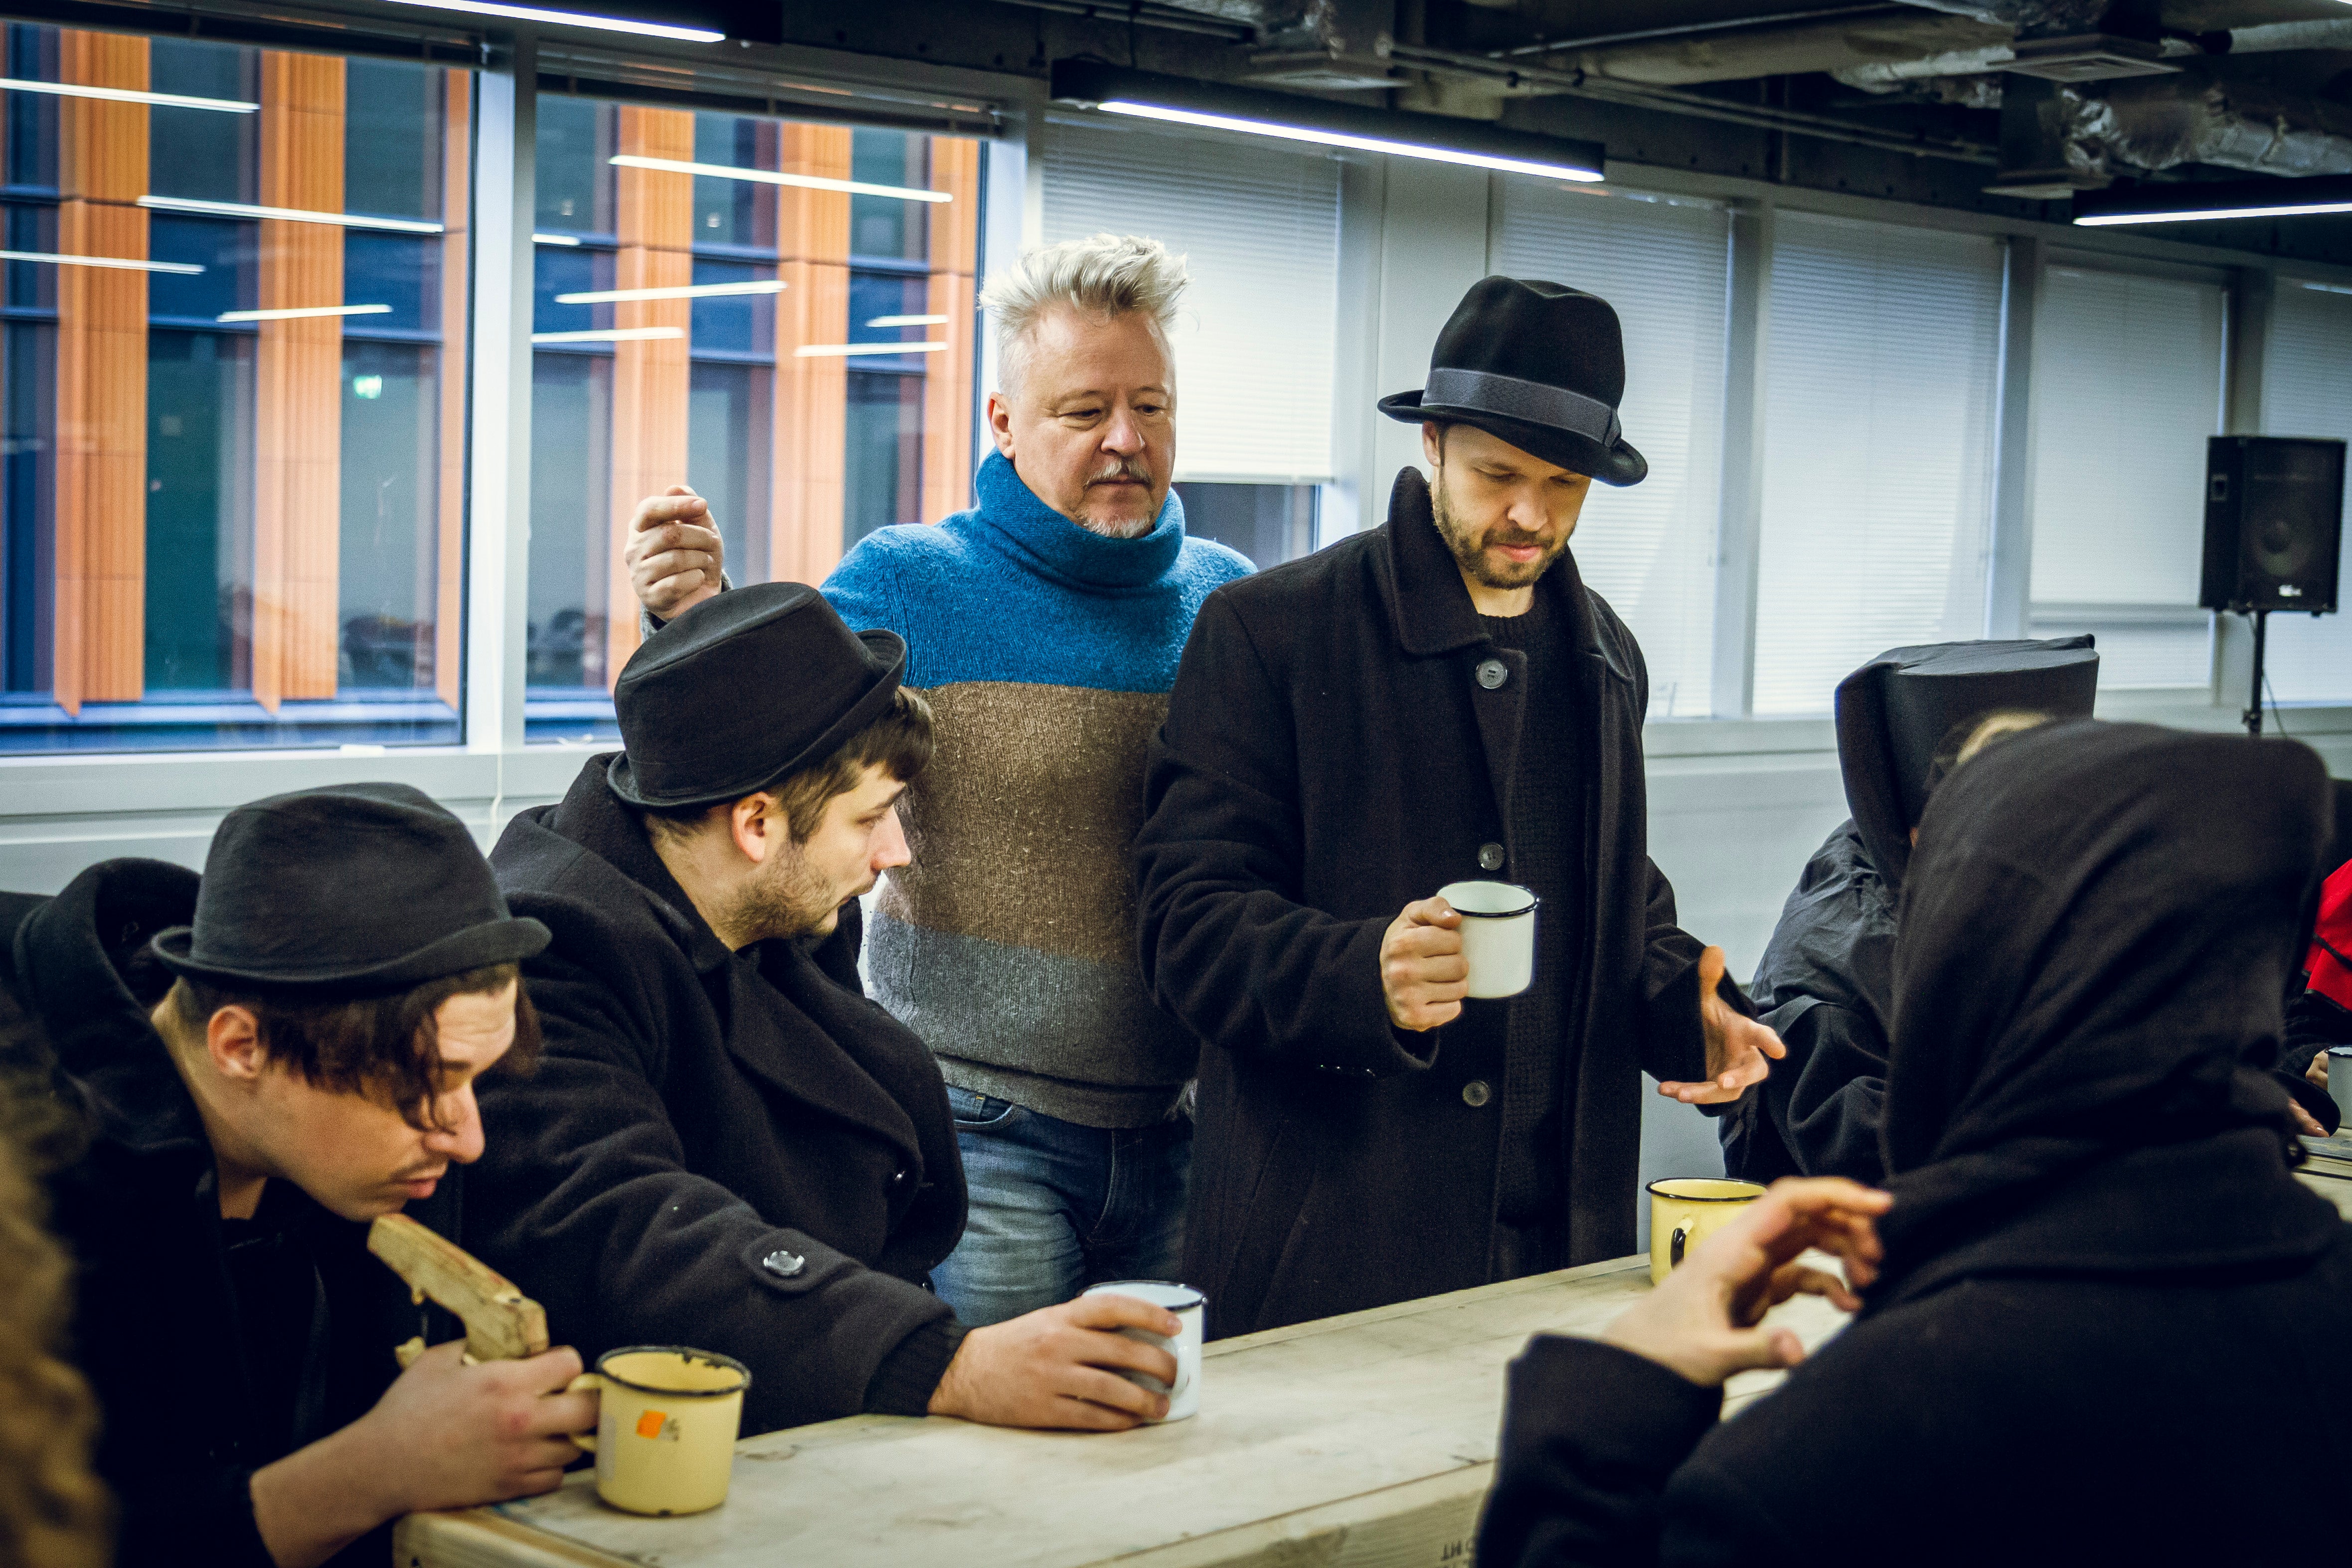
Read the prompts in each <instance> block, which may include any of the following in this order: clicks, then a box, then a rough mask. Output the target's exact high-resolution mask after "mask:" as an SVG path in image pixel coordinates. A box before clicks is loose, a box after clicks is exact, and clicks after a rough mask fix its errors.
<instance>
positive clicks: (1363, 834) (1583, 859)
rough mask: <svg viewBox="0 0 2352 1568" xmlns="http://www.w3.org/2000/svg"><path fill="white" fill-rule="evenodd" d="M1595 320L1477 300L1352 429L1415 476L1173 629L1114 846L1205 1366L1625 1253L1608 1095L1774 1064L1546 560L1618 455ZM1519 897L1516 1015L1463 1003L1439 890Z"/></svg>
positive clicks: (1618, 352) (1621, 632)
mask: <svg viewBox="0 0 2352 1568" xmlns="http://www.w3.org/2000/svg"><path fill="white" fill-rule="evenodd" d="M1624 383H1625V367H1624V359H1623V352H1622V345H1621V343H1620V340H1619V332H1618V325H1617V317H1616V313H1615V312H1614V311H1613V310H1611V309H1610V308H1609V306H1608V304H1607V303H1606V302H1605V301H1603V300H1599V299H1596V298H1594V297H1593V296H1591V295H1590V294H1585V293H1580V292H1579V291H1577V290H1576V289H1567V288H1562V287H1560V286H1559V285H1557V284H1552V283H1529V282H1519V281H1517V280H1514V279H1507V278H1489V279H1485V280H1484V281H1482V282H1480V283H1478V284H1477V285H1476V286H1475V287H1474V288H1473V289H1471V290H1470V292H1469V294H1468V296H1467V297H1466V298H1465V300H1463V301H1462V304H1461V306H1460V307H1459V308H1458V309H1457V310H1455V311H1454V317H1453V320H1452V321H1449V322H1447V324H1446V327H1445V330H1444V333H1443V335H1442V336H1441V337H1440V338H1439V339H1438V342H1437V347H1436V352H1435V353H1434V355H1433V359H1432V364H1431V370H1430V376H1429V384H1428V386H1427V387H1426V388H1425V389H1424V390H1423V391H1421V392H1413V393H1406V394H1403V395H1400V396H1396V397H1391V398H1389V399H1387V400H1386V401H1385V402H1383V403H1382V404H1381V408H1382V410H1383V412H1386V413H1388V414H1389V415H1390V416H1392V417H1395V418H1399V419H1410V420H1413V421H1417V422H1419V423H1420V424H1421V426H1422V447H1423V452H1424V453H1425V454H1426V455H1427V457H1428V458H1429V461H1430V463H1431V465H1432V467H1433V470H1434V472H1435V474H1436V484H1435V487H1434V488H1432V487H1431V486H1430V485H1429V484H1428V483H1426V482H1425V481H1424V480H1423V477H1422V474H1421V471H1420V470H1419V469H1418V468H1406V469H1405V470H1404V471H1403V472H1402V473H1401V474H1400V475H1398V477H1397V481H1396V488H1395V490H1394V493H1393V495H1392V496H1391V500H1390V507H1389V521H1388V522H1387V524H1386V525H1385V526H1384V527H1381V528H1378V529H1374V530H1372V531H1370V532H1367V533H1362V534H1359V535H1357V536H1356V537H1355V538H1353V539H1350V540H1349V541H1347V542H1343V543H1340V544H1338V545H1335V546H1333V547H1331V548H1329V549H1327V550H1324V551H1321V552H1318V553H1317V554H1315V555H1312V556H1309V557H1307V559H1306V560H1304V561H1297V562H1293V563H1290V564H1288V565H1286V566H1280V567H1276V568H1275V569H1273V570H1271V571H1268V572H1265V573H1261V574H1258V575H1256V576H1254V577H1247V578H1244V579H1242V580H1241V581H1239V582H1235V583H1230V584H1226V585H1225V586H1224V587H1223V588H1220V589H1219V590H1218V591H1217V592H1215V593H1214V594H1212V595H1210V596H1209V599H1208V602H1207V604H1206V605H1203V606H1202V611H1201V615H1200V617H1199V620H1198V621H1197V622H1196V623H1195V625H1194V626H1193V630H1192V640H1191V641H1190V643H1189V644H1187V646H1186V647H1185V650H1184V659H1183V665H1182V668H1181V670H1180V672H1179V673H1178V675H1177V678H1176V686H1175V689H1174V691H1173V693H1172V694H1171V698H1170V705H1169V712H1168V721H1167V723H1166V725H1165V727H1164V728H1163V729H1162V730H1161V731H1160V738H1159V740H1158V742H1156V743H1155V745H1154V747H1153V752H1152V761H1151V768H1150V774H1149V777H1148V782H1147V786H1146V798H1145V812H1146V816H1145V822H1144V826H1143V830H1142V832H1141V834H1140V835H1139V837H1138V839H1137V886H1138V896H1139V905H1140V916H1141V918H1140V925H1141V931H1140V939H1141V958H1142V963H1143V968H1144V973H1146V975H1148V976H1149V977H1150V980H1151V983H1152V987H1153V990H1154V992H1155V994H1157V995H1158V997H1159V999H1160V1003H1161V1005H1164V1006H1166V1007H1167V1008H1168V1009H1169V1010H1170V1011H1171V1012H1172V1013H1174V1014H1175V1015H1176V1016H1178V1017H1180V1018H1181V1019H1183V1020H1184V1022H1185V1023H1187V1024H1189V1025H1190V1026H1192V1029H1193V1031H1194V1032H1195V1033H1196V1034H1198V1035H1199V1036H1200V1037H1201V1038H1202V1040H1203V1041H1204V1042H1206V1045H1207V1047H1208V1048H1206V1049H1204V1050H1203V1051H1202V1056H1201V1096H1200V1100H1201V1103H1200V1112H1199V1119H1198V1130H1197V1131H1196V1133H1195V1137H1196V1138H1197V1139H1198V1141H1199V1147H1200V1157H1199V1159H1198V1160H1197V1161H1196V1162H1195V1163H1194V1167H1193V1169H1194V1177H1193V1185H1192V1206H1191V1208H1190V1210H1189V1213H1188V1215H1187V1220H1186V1247H1185V1258H1186V1264H1185V1268H1186V1279H1187V1281H1188V1282H1189V1283H1191V1284H1192V1285H1195V1286H1198V1287H1199V1288H1200V1289H1202V1290H1205V1291H1206V1292H1207V1293H1208V1295H1209V1299H1210V1300H1211V1301H1213V1303H1215V1305H1214V1307H1213V1311H1214V1313H1215V1322H1214V1327H1215V1330H1216V1331H1217V1332H1219V1333H1221V1334H1230V1333H1240V1332H1246V1331H1251V1330H1255V1329H1263V1328H1269V1327H1273V1326H1275V1325H1277V1324H1282V1323H1289V1322H1296V1321H1300V1320H1302V1319H1307V1318H1315V1317H1322V1316H1326V1315H1328V1314H1330V1313H1334V1312H1347V1311H1353V1310H1357V1309H1359V1308H1364V1307H1373V1306H1379V1305H1381V1304H1383V1303H1386V1302H1391V1301H1397V1300H1407V1299H1410V1298H1413V1297H1418V1296H1427V1295H1433V1294H1436V1293H1438V1292H1440V1291H1445V1290H1454V1289H1463V1288H1465V1287H1467V1286H1472V1285H1483V1284H1486V1283H1488V1282H1489V1281H1492V1280H1497V1279H1511V1278H1514V1277H1517V1276H1520V1275H1525V1274H1531V1273H1535V1272H1538V1271H1540V1270H1542V1269H1546V1268H1560V1267H1563V1266H1566V1265H1569V1264H1575V1263H1584V1262H1590V1261H1591V1260H1593V1259H1596V1258H1612V1257H1616V1256H1619V1255H1621V1254H1623V1253H1627V1252H1631V1251H1632V1250H1633V1236H1634V1228H1633V1227H1634V1161H1635V1155H1636V1152H1637V1148H1638V1144H1639V1137H1640V1102H1639V1101H1638V1100H1636V1098H1635V1096H1636V1095H1637V1094H1638V1093H1639V1092H1640V1080H1639V1074H1640V1072H1641V1071H1642V1070H1643V1068H1647V1069H1648V1070H1649V1071H1650V1072H1652V1073H1653V1074H1654V1075H1655V1076H1656V1077H1657V1078H1658V1079H1661V1080H1662V1087H1663V1088H1664V1089H1666V1090H1667V1091H1668V1092H1671V1093H1673V1094H1675V1096H1676V1097H1677V1098H1679V1099H1681V1100H1684V1101H1685V1102H1691V1103H1706V1102H1717V1101H1724V1100H1733V1099H1736V1098H1737V1097H1738V1095H1739V1093H1740V1092H1741V1091H1742V1090H1743V1089H1746V1088H1747V1087H1748V1085H1750V1084H1752V1083H1755V1082H1756V1081H1758V1080H1759V1079H1762V1078H1763V1077H1764V1075H1765V1072H1766V1061H1765V1058H1767V1057H1775V1056H1778V1055H1780V1042H1779V1041H1778V1040H1777V1039H1776V1038H1775V1037H1773V1035H1772V1033H1771V1031H1770V1030H1769V1029H1766V1028H1765V1027H1763V1026H1761V1025H1759V1024H1757V1023H1755V1022H1753V1021H1752V1019H1750V1018H1748V1017H1744V1016H1741V1012H1740V1009H1742V1008H1744V1007H1745V1006H1746V1003H1745V1000H1744V998H1742V997H1741V996H1740V994H1739V993H1738V989H1737V988H1736V987H1735V986H1732V985H1729V984H1727V983H1725V982H1724V980H1723V955H1722V953H1721V952H1720V951H1719V950H1717V949H1714V948H1705V949H1703V948H1702V947H1701V945H1700V943H1699V942H1697V941H1696V939H1695V938H1693V937H1691V936H1689V935H1687V934H1685V932H1684V931H1681V930H1680V929H1678V928H1677V927H1676V925H1675V900H1674V890H1673V889H1671V888H1670V887H1668V886H1667V883H1666V879H1665V878H1664V876H1663V875H1662V874H1661V873H1660V872H1659V870H1658V868H1657V867H1656V866H1655V865H1654V864H1653V863H1652V862H1651V860H1650V858H1649V854H1648V848H1647V828H1646V821H1645V805H1644V800H1643V773H1642V741H1641V733H1642V720H1643V711H1644V710H1645V709H1646V707H1647V706H1648V700H1649V691H1648V684H1649V682H1648V675H1647V673H1646V671H1645V670H1644V668H1643V664H1642V652H1641V649H1640V647H1638V646H1636V644H1635V643H1634V641H1633V634H1632V633H1630V632H1629V631H1627V630H1626V629H1625V626H1624V623H1622V621H1620V620H1619V619H1618V618H1617V616H1616V615H1615V614H1614V613H1613V612H1612V610H1611V609H1610V608H1609V606H1608V605H1607V604H1606V603H1604V602H1603V601H1602V600H1601V597H1600V596H1599V595H1596V594H1594V593H1592V592H1591V590H1589V589H1588V588H1586V587H1585V585H1584V583H1583V579H1582V578H1581V577H1580V576H1579V575H1578V574H1577V569H1576V560H1575V557H1574V556H1573V555H1571V554H1570V552H1569V550H1568V540H1569V535H1570V532H1571V531H1573V530H1574V528H1575V526H1576V520H1577V515H1578V513H1579V511H1580V510H1581V508H1582V506H1583V503H1584V499H1585V494H1586V491H1587V490H1588V489H1590V487H1591V481H1592V479H1595V478H1598V479H1601V480H1602V481H1603V482H1605V483H1608V484H1612V485H1630V484H1633V483H1635V482H1637V481H1639V480H1640V479H1642V477H1643V474H1644V473H1645V472H1646V465H1645V464H1644V463H1643V459H1642V457H1641V455H1640V454H1639V453H1638V452H1636V451H1634V450H1633V447H1630V446H1628V445H1626V443H1625V441H1624V440H1623V439H1622V437H1621V436H1620V434H1619V430H1618V419H1617V403H1618V400H1619V397H1620V395H1621V394H1622V390H1623V387H1624ZM1467 879H1504V880H1507V881H1511V882H1516V883H1520V884H1523V885H1525V886H1527V887H1528V888H1531V889H1534V891H1535V892H1536V893H1537V894H1538V895H1539V896H1540V897H1541V898H1542V900H1543V903H1542V906H1541V909H1540V911H1539V913H1538V919H1537V928H1536V929H1537V952H1536V966H1535V974H1536V978H1535V984H1534V987H1533V989H1531V990H1529V991H1528V992H1527V993H1526V994H1523V995H1521V996H1519V997H1517V998H1516V999H1513V1000H1509V1001H1470V1002H1465V994H1466V985H1465V974H1466V969H1465V963H1464V960H1463V957H1462V938H1461V931H1460V924H1461V919H1462V917H1461V916H1460V915H1458V914H1457V913H1455V912H1454V910H1451V909H1450V908H1449V907H1447V906H1446V905H1445V904H1444V902H1442V901H1441V900H1437V899H1436V898H1434V897H1433V895H1434V894H1435V893H1436V892H1437V890H1438V889H1440V888H1441V887H1443V886H1444V885H1445V884H1447V883H1450V882H1454V881H1459V880H1467Z"/></svg>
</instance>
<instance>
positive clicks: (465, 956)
mask: <svg viewBox="0 0 2352 1568" xmlns="http://www.w3.org/2000/svg"><path fill="white" fill-rule="evenodd" d="M547 941H548V932H547V928H546V927H545V926H543V925H541V924H540V923H539V922H538V921H534V920H518V919H516V918H515V917H514V916H512V915H510V914H509V913H508V911H507V901H506V900H505V898H504V897H503V896H501V895H500V894H499V884H498V881H497V879H495V878H494V877H492V876H491V874H490V866H489V862H488V861H487V860H485V859H483V858H482V852H481V850H480V849H478V847H475V844H474V836H473V835H472V834H470V833H468V832H467V830H466V825H465V824H464V823H462V822H460V821H458V820H457V818H456V817H455V816H451V815H450V814H449V813H448V812H447V811H446V810H444V809H443V808H442V807H440V806H438V805H435V804H434V803H433V801H432V800H431V799H429V798H428V797H427V796H426V795H425V794H424V793H423V792H422V791H420V790H415V789H412V788H410V787H409V786H408V785H407V784H336V785H333V786H331V787H329V788H326V789H306V790H299V791H297V792H295V793H294V794H292V795H271V796H270V797H269V798H268V799H267V800H257V801H254V802H252V803H251V804H249V805H240V806H238V807H237V808H236V810H235V811H232V812H230V813H229V814H228V816H226V817H224V818H222V819H221V825H220V828H219V830H218V831H216V832H215V833H214V835H213V842H212V847H211V849H210V850H208V851H207V852H206V853H205V879H204V881H203V882H202V883H201V884H200V885H199V886H198V887H197V889H196V914H195V923H194V925H189V926H174V927H173V928H172V929H171V930H169V931H158V932H156V933H155V955H156V956H157V957H158V958H160V959H162V960H163V963H164V964H165V965H166V966H168V967H169V968H170V969H171V970H172V971H173V973H178V974H184V975H186V976H187V977H188V978H190V979H192V980H203V981H209V982H211V983H213V984H220V985H228V986H241V985H254V986H260V987H263V988H265V989H319V990H326V991H334V992H349V993H351V994H355V995H356V994H372V993H380V992H386V991H400V990H405V989H407V988H408V987H410V986H412V985H421V984H424V983H425V982H426V981H428V980H439V979H442V978H443V977H445V976H446V975H451V974H462V973H465V972H466V971H467V970H469V969H480V968H482V967H484V966H485V965H488V964H493V963H514V962H516V961H518V960H520V959H525V958H529V957H530V955H531V954H533V953H535V952H538V951H539V950H540V949H541V948H543V947H545V946H546V945H547Z"/></svg>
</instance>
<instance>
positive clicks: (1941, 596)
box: [1755, 213, 2001, 713]
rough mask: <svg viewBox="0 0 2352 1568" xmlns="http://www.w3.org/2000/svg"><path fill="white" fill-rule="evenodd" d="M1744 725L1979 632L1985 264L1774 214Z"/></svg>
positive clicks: (1991, 259)
mask: <svg viewBox="0 0 2352 1568" xmlns="http://www.w3.org/2000/svg"><path fill="white" fill-rule="evenodd" d="M1772 251H1773V253H1772V264H1771V265H1772V273H1771V321H1770V324H1769V331H1768V337H1767V348H1766V362H1765V363H1766V376H1767V381H1766V396H1765V407H1764V414H1763V418H1764V425H1765V428H1764V431H1763V441H1764V449H1765V461H1764V499H1763V509H1762V510H1763V516H1762V543H1761V553H1760V556H1759V569H1758V583H1757V597H1756V696H1755V710H1756V711H1757V712H1759V713H1818V712H1823V711H1826V710H1828V709H1829V707H1830V704H1831V700H1832V693H1833V692H1834V691H1835V689H1836V687H1837V683H1838V681H1839V680H1840V679H1843V678H1844V677H1845V676H1846V675H1847V674H1848V673H1850V672H1851V671H1852V670H1853V668H1855V667H1857V666H1858V665H1860V664H1862V663H1863V662H1864V660H1866V659H1868V658H1871V657H1872V656H1874V655H1875V654H1877V653H1879V652H1881V651H1883V650H1885V649H1886V648H1889V647H1900V646H1902V645H1905V644H1907V643H1923V642H1940V641H1943V640H1946V639H1948V638H1955V637H1981V636H1983V635H1984V562H1985V541H1986V534H1987V523H1988V520H1989V518H1990V511H1991V489H1992V449H1993V443H1992V433H1993V432H1992V426H1993V416H1994V405H1995V399H1996V383H1997V380H1998V371H1999V364H2000V311H2001V250H2000V245H1999V243H1998V242H1996V241H1994V240H1991V239H1986V238H1981V237H1976V236H1973V235H1963V234H1949V233H1940V232H1935V231H1930V230H1918V229H1903V228H1895V227H1890V226H1885V225H1882V224H1864V223H1854V222H1848V221H1845V220H1843V219H1836V218H1824V217H1815V216H1809V215H1804V214H1796V213H1789V214H1783V215H1782V216H1780V220H1779V223H1778V225H1777V233H1776V235H1775V237H1774V241H1773V247H1772Z"/></svg>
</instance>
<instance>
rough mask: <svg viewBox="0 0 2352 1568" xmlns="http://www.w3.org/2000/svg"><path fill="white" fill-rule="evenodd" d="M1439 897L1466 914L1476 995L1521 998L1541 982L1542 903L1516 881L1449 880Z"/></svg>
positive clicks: (1465, 952) (1467, 953)
mask: <svg viewBox="0 0 2352 1568" xmlns="http://www.w3.org/2000/svg"><path fill="white" fill-rule="evenodd" d="M1437 896H1438V897H1439V898H1441V899H1444V900H1445V901H1446V902H1447V903H1449V904H1451V905H1453V906H1454V910H1456V911H1457V912H1458V913H1459V914H1460V915H1461V916H1462V956H1463V957H1464V958H1465V959H1467V960H1468V961H1469V963H1470V994H1471V995H1473V996H1480V997H1496V996H1517V994H1519V993H1520V992H1522V991H1525V990H1526V989H1527V988H1528V986H1530V985H1532V984H1535V980H1536V906H1537V905H1538V904H1539V903H1541V902H1542V901H1543V900H1540V899H1538V898H1537V897H1536V896H1535V894H1533V893H1531V892H1529V891H1528V889H1525V888H1522V887H1520V886H1519V885H1518V884H1517V883H1516V882H1448V883H1446V884H1445V886H1444V887H1442V888H1440V889H1437Z"/></svg>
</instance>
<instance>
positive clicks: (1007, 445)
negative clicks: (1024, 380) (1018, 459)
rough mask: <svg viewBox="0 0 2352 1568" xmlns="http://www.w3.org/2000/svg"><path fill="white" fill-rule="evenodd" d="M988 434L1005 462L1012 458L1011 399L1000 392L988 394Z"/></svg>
mask: <svg viewBox="0 0 2352 1568" xmlns="http://www.w3.org/2000/svg"><path fill="white" fill-rule="evenodd" d="M988 434H989V436H990V437H991V438H992V440H994V441H995V443H996V450H997V452H998V453H999V454H1000V455H1001V456H1002V457H1003V458H1004V460H1005V461H1006V462H1008V463H1009V462H1011V461H1012V460H1013V399H1012V398H1010V397H1008V396H1006V395H1004V394H1003V393H1002V392H992V393H990V394H989V395H988Z"/></svg>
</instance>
